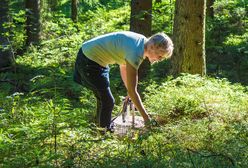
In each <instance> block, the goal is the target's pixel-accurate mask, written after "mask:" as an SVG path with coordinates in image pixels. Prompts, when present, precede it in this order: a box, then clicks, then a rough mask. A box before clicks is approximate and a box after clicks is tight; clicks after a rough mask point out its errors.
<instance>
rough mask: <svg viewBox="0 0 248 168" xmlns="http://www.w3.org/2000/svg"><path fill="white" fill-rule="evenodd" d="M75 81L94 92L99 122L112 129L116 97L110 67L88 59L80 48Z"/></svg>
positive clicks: (102, 125)
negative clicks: (113, 92)
mask: <svg viewBox="0 0 248 168" xmlns="http://www.w3.org/2000/svg"><path fill="white" fill-rule="evenodd" d="M74 81H75V82H77V83H79V84H81V85H83V86H85V87H87V88H88V89H90V90H92V91H93V93H94V94H95V96H96V99H97V115H96V116H97V122H98V123H99V125H100V127H107V128H109V127H110V122H111V114H112V110H113V107H114V103H115V100H114V97H113V95H112V93H111V90H110V84H109V67H102V66H100V65H99V64H97V63H96V62H94V61H92V60H90V59H88V58H87V57H86V56H85V55H84V54H83V52H82V49H81V48H80V50H79V52H78V55H77V59H76V63H75V71H74Z"/></svg>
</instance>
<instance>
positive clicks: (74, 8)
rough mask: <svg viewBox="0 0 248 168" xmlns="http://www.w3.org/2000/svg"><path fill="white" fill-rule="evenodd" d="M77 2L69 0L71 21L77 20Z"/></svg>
mask: <svg viewBox="0 0 248 168" xmlns="http://www.w3.org/2000/svg"><path fill="white" fill-rule="evenodd" d="M77 4H78V1H77V0H71V19H72V21H73V22H77V20H78V11H77Z"/></svg>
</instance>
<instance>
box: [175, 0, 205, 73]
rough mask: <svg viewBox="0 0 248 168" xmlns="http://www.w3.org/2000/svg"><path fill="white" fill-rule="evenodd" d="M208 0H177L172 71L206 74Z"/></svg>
mask: <svg viewBox="0 0 248 168" xmlns="http://www.w3.org/2000/svg"><path fill="white" fill-rule="evenodd" d="M205 13H206V0H187V1H186V0H177V1H176V9H175V17H174V27H173V41H174V45H175V49H174V54H173V56H172V66H173V67H172V73H173V74H174V75H177V74H179V73H191V74H201V75H205V74H206V62H205Z"/></svg>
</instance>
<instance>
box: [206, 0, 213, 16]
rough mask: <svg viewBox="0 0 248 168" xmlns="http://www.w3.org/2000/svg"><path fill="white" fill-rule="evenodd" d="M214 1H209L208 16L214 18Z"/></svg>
mask: <svg viewBox="0 0 248 168" xmlns="http://www.w3.org/2000/svg"><path fill="white" fill-rule="evenodd" d="M213 5H214V0H207V16H209V17H211V18H214V8H213Z"/></svg>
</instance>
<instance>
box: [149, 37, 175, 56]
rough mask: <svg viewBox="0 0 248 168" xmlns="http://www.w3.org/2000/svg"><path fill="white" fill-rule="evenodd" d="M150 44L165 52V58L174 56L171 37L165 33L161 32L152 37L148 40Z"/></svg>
mask: <svg viewBox="0 0 248 168" xmlns="http://www.w3.org/2000/svg"><path fill="white" fill-rule="evenodd" d="M148 43H152V44H153V45H154V46H155V47H156V48H160V49H163V50H165V53H166V54H165V57H166V58H169V57H171V55H172V52H173V49H174V45H173V42H172V40H171V39H170V37H169V36H167V35H166V34H165V33H163V32H160V33H156V34H154V35H152V36H151V37H150V38H149V39H148Z"/></svg>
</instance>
